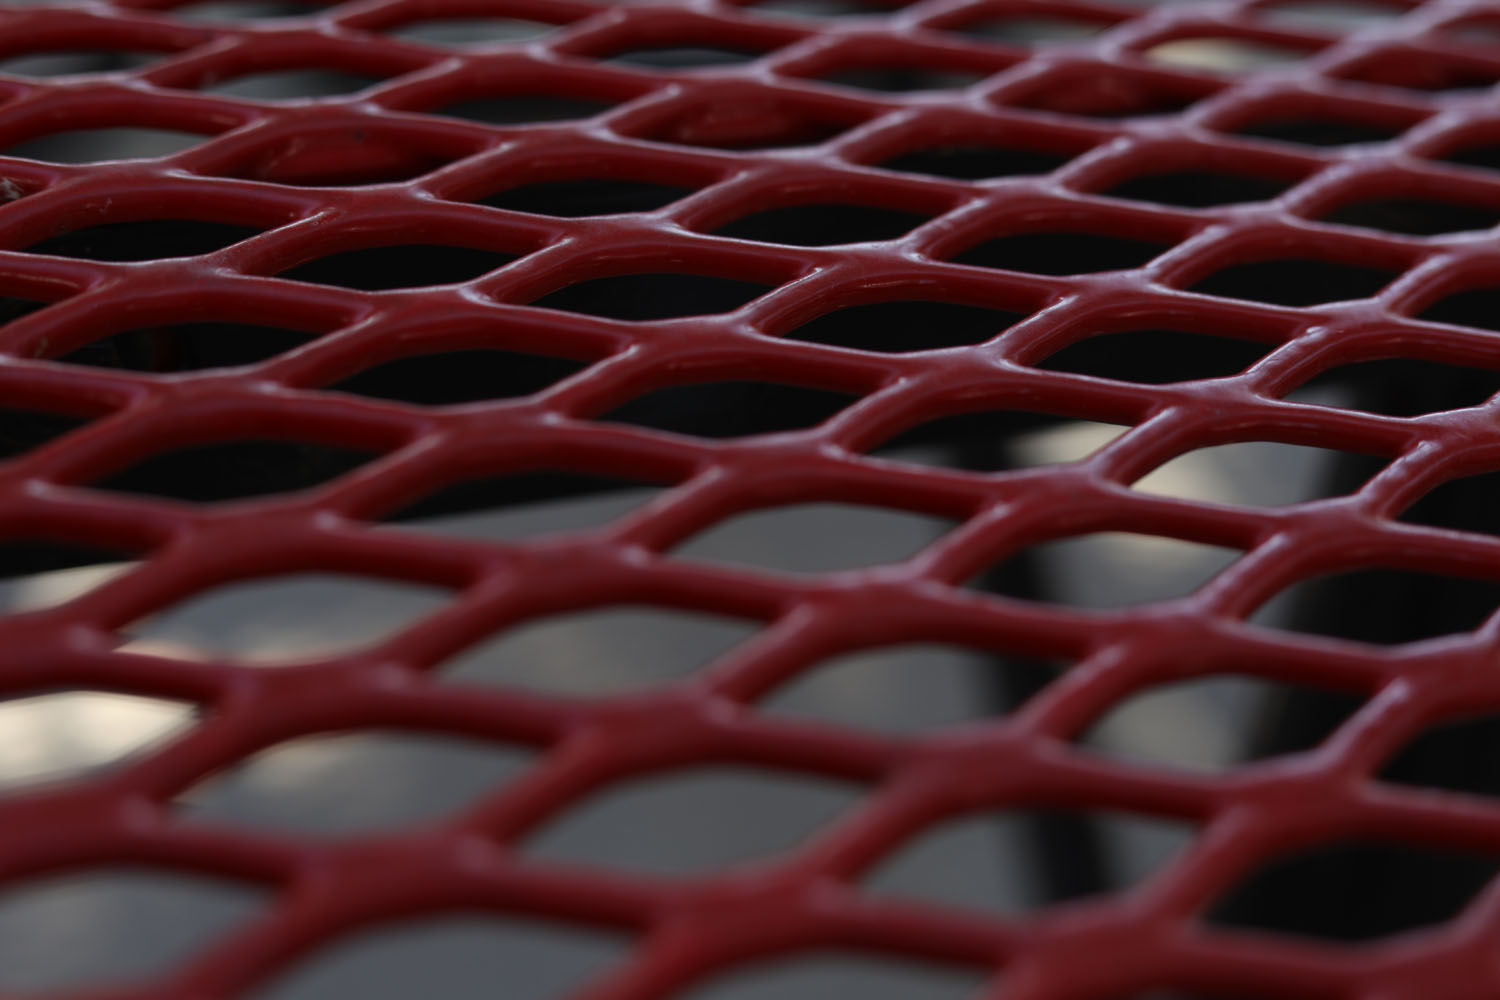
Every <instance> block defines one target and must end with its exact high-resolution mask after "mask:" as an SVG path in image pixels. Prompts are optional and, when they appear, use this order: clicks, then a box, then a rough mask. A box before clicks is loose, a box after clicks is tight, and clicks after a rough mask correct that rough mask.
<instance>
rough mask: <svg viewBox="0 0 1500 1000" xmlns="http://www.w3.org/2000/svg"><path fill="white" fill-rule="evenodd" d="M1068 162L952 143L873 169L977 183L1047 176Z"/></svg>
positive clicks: (1003, 148)
mask: <svg viewBox="0 0 1500 1000" xmlns="http://www.w3.org/2000/svg"><path fill="white" fill-rule="evenodd" d="M1070 159H1072V157H1071V156H1066V155H1063V154H1061V153H1050V152H1044V151H1041V150H1034V149H1022V148H1019V147H1011V146H995V145H982V144H974V145H969V144H967V143H957V142H955V143H951V144H943V145H934V146H924V147H921V148H918V149H913V150H911V151H909V152H905V153H901V154H899V155H897V156H893V157H891V158H890V159H888V160H882V161H881V162H879V163H877V164H876V166H878V167H880V168H881V169H883V170H896V171H900V172H902V173H908V174H931V175H932V176H934V177H952V178H955V179H957V180H966V181H980V180H989V179H991V178H995V177H1025V176H1030V175H1033V174H1045V173H1050V172H1051V171H1053V170H1056V169H1057V168H1058V167H1060V166H1062V165H1063V164H1064V163H1067V162H1068V160H1070Z"/></svg>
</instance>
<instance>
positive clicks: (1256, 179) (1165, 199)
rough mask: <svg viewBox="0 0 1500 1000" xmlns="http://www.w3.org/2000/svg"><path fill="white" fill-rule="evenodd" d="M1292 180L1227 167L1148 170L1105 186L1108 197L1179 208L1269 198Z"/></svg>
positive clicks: (1284, 188)
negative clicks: (1163, 170) (1237, 170)
mask: <svg viewBox="0 0 1500 1000" xmlns="http://www.w3.org/2000/svg"><path fill="white" fill-rule="evenodd" d="M1293 183H1294V182H1292V181H1288V180H1284V179H1279V178H1271V177H1264V176H1259V175H1256V174H1248V173H1243V174H1242V173H1236V172H1231V171H1227V170H1171V171H1166V172H1157V171H1151V172H1148V173H1144V174H1139V175H1137V176H1135V177H1132V178H1129V179H1128V180H1124V181H1121V182H1119V183H1117V184H1115V185H1114V186H1112V187H1108V188H1105V189H1104V190H1103V191H1101V192H1100V194H1106V195H1109V196H1110V197H1111V198H1128V199H1130V200H1132V201H1147V202H1154V203H1155V204H1158V205H1180V206H1182V207H1183V208H1213V207H1215V206H1217V205H1238V204H1242V203H1244V202H1250V201H1270V200H1271V199H1272V198H1275V197H1276V196H1277V195H1279V194H1281V193H1282V192H1283V191H1285V190H1286V189H1287V188H1289V187H1291V186H1292V184H1293Z"/></svg>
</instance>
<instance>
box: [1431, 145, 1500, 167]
mask: <svg viewBox="0 0 1500 1000" xmlns="http://www.w3.org/2000/svg"><path fill="white" fill-rule="evenodd" d="M1435 159H1438V160H1441V161H1443V162H1444V163H1457V164H1459V165H1460V166H1465V167H1481V168H1483V169H1485V170H1500V143H1494V142H1486V141H1483V140H1481V141H1478V142H1473V141H1465V142H1461V143H1459V144H1458V145H1457V146H1454V147H1452V148H1450V149H1448V150H1447V151H1445V152H1443V153H1442V154H1441V155H1438V156H1436V157H1435Z"/></svg>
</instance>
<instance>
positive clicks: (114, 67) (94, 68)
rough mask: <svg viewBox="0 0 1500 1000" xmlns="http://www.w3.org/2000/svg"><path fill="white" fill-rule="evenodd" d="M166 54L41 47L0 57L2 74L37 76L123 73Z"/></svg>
mask: <svg viewBox="0 0 1500 1000" xmlns="http://www.w3.org/2000/svg"><path fill="white" fill-rule="evenodd" d="M165 56H166V53H162V52H139V51H136V52H132V51H129V50H125V49H37V50H33V51H30V52H23V53H20V54H19V55H14V56H7V57H5V58H3V59H0V73H9V74H11V75H13V76H33V77H46V76H69V75H72V74H74V73H119V72H123V71H125V70H132V69H140V68H141V67H142V66H149V65H151V64H152V63H154V62H156V61H157V60H158V59H162V58H165Z"/></svg>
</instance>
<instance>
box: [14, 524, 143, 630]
mask: <svg viewBox="0 0 1500 1000" xmlns="http://www.w3.org/2000/svg"><path fill="white" fill-rule="evenodd" d="M137 554H138V553H135V552H124V551H118V550H113V549H103V548H93V547H88V546H83V545H79V544H76V543H68V542H57V541H52V540H50V539H46V538H40V537H36V536H35V535H32V536H30V537H27V538H26V539H25V540H24V541H10V540H7V541H4V542H0V612H3V613H7V614H14V613H16V612H20V611H36V610H39V609H41V608H50V607H55V606H56V605H58V604H62V603H65V602H67V601H71V600H72V599H73V598H75V597H78V596H80V595H82V594H85V593H87V592H88V591H90V590H93V589H94V588H95V587H98V586H100V585H102V584H104V583H106V582H108V581H109V580H112V579H114V578H115V577H117V576H120V575H121V574H123V573H127V572H129V571H130V570H131V569H133V568H135V566H136V563H135V562H133V561H130V560H131V557H132V556H135V555H137Z"/></svg>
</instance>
